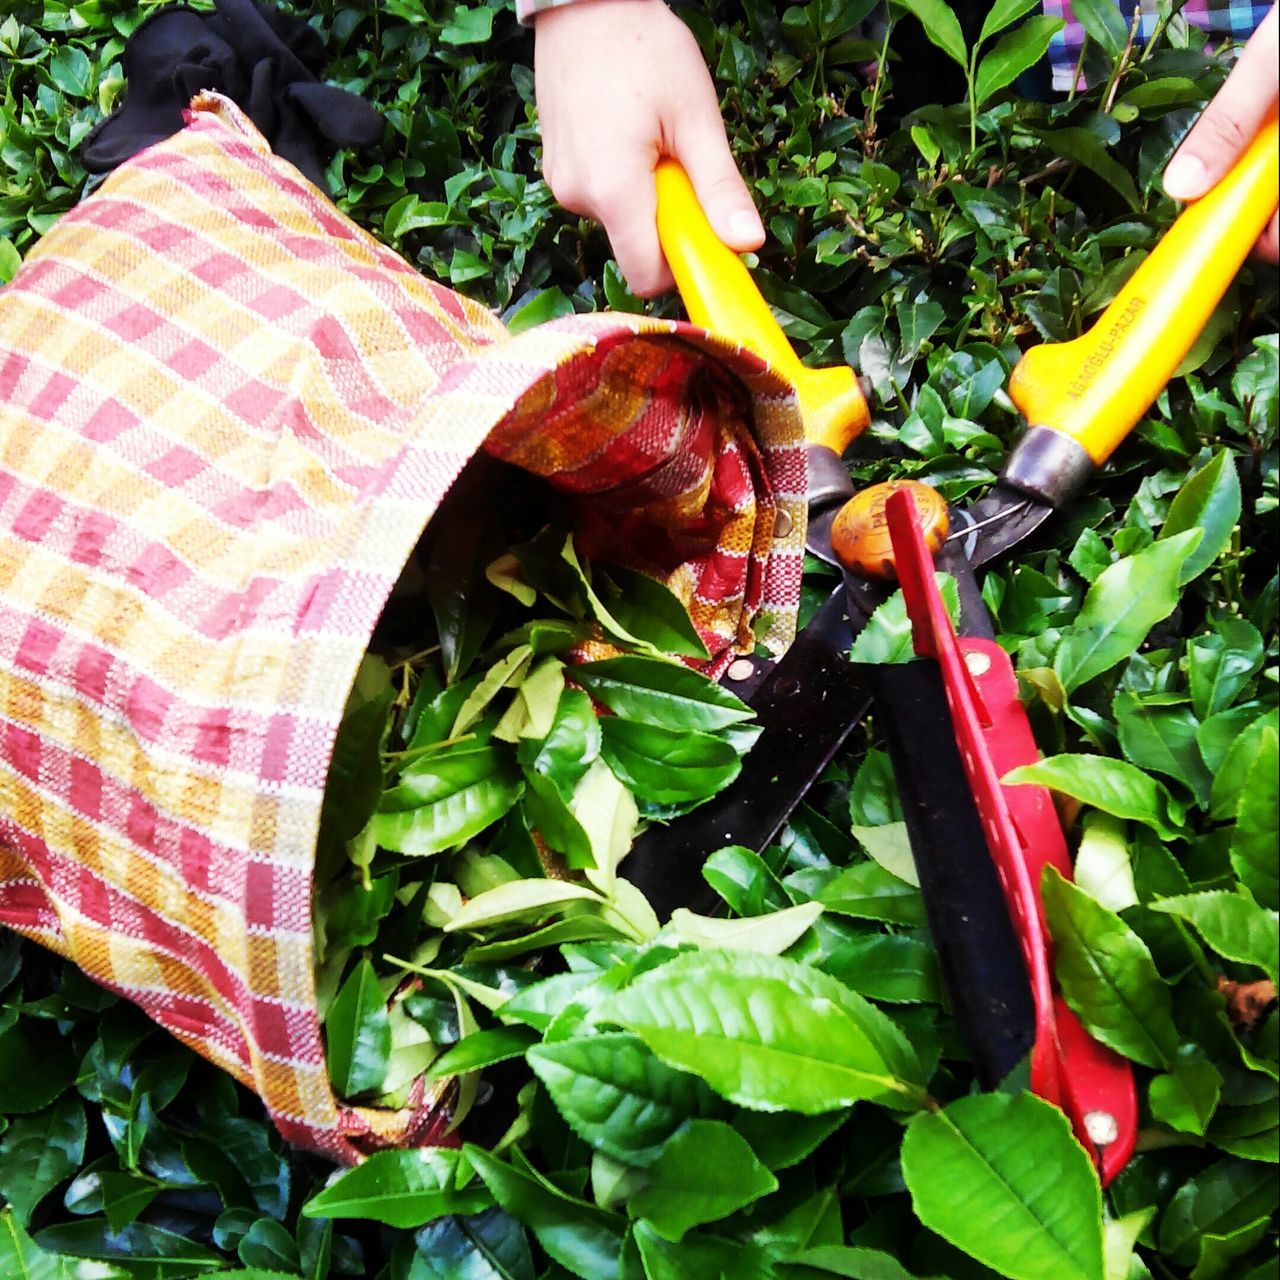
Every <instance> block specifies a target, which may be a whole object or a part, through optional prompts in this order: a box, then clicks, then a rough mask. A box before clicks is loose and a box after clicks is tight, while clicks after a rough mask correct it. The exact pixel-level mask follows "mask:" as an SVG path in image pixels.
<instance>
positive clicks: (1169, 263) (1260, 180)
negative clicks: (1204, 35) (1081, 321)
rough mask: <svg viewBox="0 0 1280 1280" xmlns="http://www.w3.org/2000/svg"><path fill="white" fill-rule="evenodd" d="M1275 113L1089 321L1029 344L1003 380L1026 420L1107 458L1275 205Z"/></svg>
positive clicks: (1191, 338)
mask: <svg viewBox="0 0 1280 1280" xmlns="http://www.w3.org/2000/svg"><path fill="white" fill-rule="evenodd" d="M1276 146H1277V130H1276V122H1275V120H1274V119H1273V120H1272V121H1271V122H1270V123H1269V124H1268V125H1266V126H1265V127H1264V128H1263V130H1262V132H1261V133H1260V134H1259V135H1258V136H1257V138H1255V139H1254V141H1253V143H1252V145H1251V146H1250V147H1249V148H1248V150H1247V151H1246V152H1245V154H1244V155H1243V156H1242V157H1241V159H1240V160H1239V161H1238V162H1237V164H1236V166H1235V168H1234V169H1232V171H1231V172H1230V173H1229V174H1228V175H1227V176H1226V177H1225V178H1223V180H1222V181H1221V182H1220V183H1218V185H1217V186H1216V187H1214V188H1213V190H1212V191H1210V192H1209V193H1208V194H1207V195H1205V196H1203V197H1201V198H1200V199H1199V200H1197V201H1196V202H1195V203H1194V204H1191V205H1188V206H1187V208H1186V209H1185V210H1184V211H1183V212H1182V214H1181V215H1180V216H1179V218H1178V220H1177V221H1176V222H1175V223H1174V224H1173V226H1172V227H1170V228H1169V230H1168V231H1167V232H1166V233H1165V235H1164V238H1163V239H1162V240H1161V241H1160V243H1159V244H1158V245H1156V247H1155V248H1154V249H1153V250H1152V251H1151V253H1150V255H1149V256H1148V257H1147V258H1146V260H1145V261H1144V262H1143V263H1142V265H1141V266H1140V267H1139V268H1138V269H1137V271H1135V272H1134V273H1133V275H1132V277H1131V278H1130V279H1129V281H1128V283H1127V284H1126V285H1125V286H1124V288H1123V289H1121V290H1120V292H1119V294H1118V295H1117V296H1116V298H1115V300H1114V301H1113V302H1112V303H1111V305H1110V306H1108V307H1107V309H1106V311H1105V312H1103V314H1102V316H1101V318H1100V319H1099V320H1098V321H1097V322H1096V323H1095V324H1094V326H1093V327H1092V328H1091V329H1090V330H1089V331H1088V332H1087V333H1085V334H1082V335H1081V336H1080V337H1079V338H1076V339H1075V340H1074V341H1072V342H1060V343H1052V344H1048V345H1045V346H1039V347H1032V348H1031V349H1030V350H1029V351H1027V352H1026V354H1025V355H1023V357H1022V359H1021V360H1020V361H1019V362H1018V365H1017V367H1016V368H1015V369H1014V371H1013V377H1012V378H1011V379H1010V382H1009V394H1010V396H1011V397H1012V399H1013V401H1014V403H1015V404H1017V406H1018V408H1019V409H1020V410H1021V411H1022V414H1023V416H1024V417H1025V418H1026V420H1027V423H1028V425H1029V426H1032V427H1049V428H1051V429H1052V430H1054V431H1058V432H1061V433H1062V434H1063V435H1067V436H1070V437H1071V438H1072V439H1073V440H1075V441H1076V442H1077V443H1078V444H1079V445H1081V446H1082V447H1083V448H1084V450H1085V452H1086V453H1088V455H1089V457H1090V458H1091V459H1092V460H1093V462H1094V463H1095V464H1098V463H1102V462H1105V461H1106V460H1107V458H1109V457H1110V456H1111V453H1112V452H1113V451H1114V449H1115V448H1116V446H1117V445H1118V444H1119V443H1120V442H1121V441H1122V440H1123V439H1124V438H1125V436H1126V435H1128V433H1129V432H1130V430H1132V428H1133V426H1134V424H1135V423H1136V422H1137V421H1138V419H1139V418H1141V417H1142V415H1143V414H1144V413H1145V412H1146V411H1147V409H1148V408H1149V407H1150V405H1151V403H1152V401H1154V400H1155V398H1156V396H1158V395H1159V394H1160V392H1161V391H1162V390H1163V388H1164V385H1165V383H1166V382H1168V381H1169V379H1170V378H1171V377H1172V376H1173V372H1174V370H1175V369H1176V368H1177V367H1178V365H1179V364H1181V363H1182V359H1183V357H1184V356H1185V355H1186V354H1187V352H1188V351H1189V350H1190V349H1191V345H1192V343H1194V342H1195V340H1196V338H1197V337H1198V336H1199V334H1200V331H1201V330H1202V329H1203V328H1204V326H1205V324H1206V323H1207V322H1208V320H1209V317H1210V315H1212V314H1213V309H1214V307H1216V306H1217V305H1218V302H1219V300H1220V299H1221V297H1222V295H1223V294H1224V293H1225V292H1226V290H1227V287H1228V286H1229V285H1230V283H1231V281H1232V280H1233V279H1234V278H1235V274H1236V272H1237V271H1238V270H1239V269H1240V266H1241V264H1242V263H1243V262H1244V260H1245V258H1246V257H1247V256H1248V253H1249V250H1250V249H1251V248H1252V247H1253V244H1254V241H1255V240H1257V238H1258V236H1259V235H1260V234H1261V233H1262V230H1263V228H1264V227H1265V226H1266V225H1267V221H1268V219H1269V218H1270V217H1271V215H1272V213H1273V212H1274V211H1275V208H1276V200H1277V188H1278V186H1280V182H1278V179H1277V159H1276Z"/></svg>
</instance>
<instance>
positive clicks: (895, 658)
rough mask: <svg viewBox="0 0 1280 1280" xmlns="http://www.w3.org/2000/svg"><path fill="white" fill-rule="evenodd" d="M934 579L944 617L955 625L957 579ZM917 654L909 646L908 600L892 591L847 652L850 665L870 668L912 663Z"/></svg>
mask: <svg viewBox="0 0 1280 1280" xmlns="http://www.w3.org/2000/svg"><path fill="white" fill-rule="evenodd" d="M934 578H935V580H936V581H937V583H938V590H939V591H941V592H942V602H943V604H944V605H946V608H947V616H948V617H949V618H950V619H951V620H952V622H955V621H956V620H957V619H958V618H959V616H960V595H959V590H958V588H957V587H956V580H955V579H954V578H953V577H952V576H951V575H950V574H949V573H936V574H934ZM915 658H916V652H915V649H914V647H913V646H912V643H911V619H910V618H909V617H907V600H906V597H905V596H904V595H903V594H902V592H901V591H895V592H894V593H893V595H891V596H890V597H889V598H888V599H887V600H886V601H885V602H884V603H883V604H881V605H877V606H876V609H875V612H874V613H872V615H871V617H870V618H869V619H868V620H867V625H866V626H865V627H863V628H862V630H861V631H860V632H859V633H858V635H857V638H856V639H855V640H854V642H853V647H852V648H851V649H850V650H849V661H850V662H865V663H867V664H868V665H870V666H876V665H880V664H883V663H900V662H914V661H915Z"/></svg>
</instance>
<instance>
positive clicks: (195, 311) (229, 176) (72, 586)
mask: <svg viewBox="0 0 1280 1280" xmlns="http://www.w3.org/2000/svg"><path fill="white" fill-rule="evenodd" d="M481 447H484V448H486V449H488V450H489V451H490V452H491V453H493V454H494V455H496V456H498V457H500V458H503V459H506V460H508V461H510V462H513V463H515V464H518V465H519V466H521V467H524V468H527V469H528V470H530V471H532V472H535V473H537V474H539V475H542V476H545V477H548V478H549V479H550V480H551V481H552V482H553V483H554V484H555V485H556V486H558V488H559V489H560V490H561V492H562V493H563V494H564V495H565V501H566V502H567V503H571V504H572V505H573V509H574V511H575V518H576V519H578V521H579V523H580V527H581V528H583V529H584V530H586V531H588V532H589V534H590V537H591V538H592V539H593V542H594V545H595V547H596V549H597V551H598V552H599V553H601V554H611V555H613V556H614V557H615V558H630V559H632V561H633V562H634V559H635V556H634V552H635V551H636V549H637V548H641V549H643V552H644V559H645V563H644V564H643V565H642V566H641V567H644V568H648V569H650V570H651V571H653V570H657V571H660V572H661V573H662V574H663V575H664V576H665V577H666V580H667V581H668V582H669V584H670V585H671V586H672V587H673V589H675V590H676V591H677V592H678V594H680V595H681V597H682V598H683V599H684V600H685V601H686V602H687V603H688V605H689V606H690V608H691V611H692V614H693V617H694V620H695V622H696V624H697V625H698V627H699V629H700V631H701V632H702V635H703V637H704V639H705V640H706V642H707V644H708V647H709V648H710V650H711V652H712V653H713V655H714V657H713V659H712V662H711V664H710V665H711V667H712V669H717V668H719V667H721V666H723V664H724V663H726V662H727V661H728V660H729V659H730V658H731V657H732V656H733V654H734V653H735V652H738V651H741V650H744V649H747V648H749V647H751V646H752V645H753V644H754V643H755V641H756V638H757V636H761V635H762V636H763V637H764V639H765V640H766V642H767V643H768V644H770V645H771V646H772V647H773V648H775V649H779V648H781V647H784V646H785V644H786V643H787V642H788V640H789V638H790V636H791V633H792V629H793V626H794V605H795V600H796V596H797V592H798V585H799V575H800V561H801V556H802V539H803V532H804V502H803V495H804V490H805V486H806V469H805V460H804V452H803V445H802V443H801V440H800V429H799V420H798V415H797V412H796V409H795V404H794V400H793V398H792V397H791V394H790V392H789V391H788V390H787V389H786V388H785V387H784V385H783V384H782V383H781V382H780V381H779V380H777V379H776V378H775V377H774V376H773V375H772V374H770V373H769V372H768V371H767V370H765V369H764V368H763V366H761V365H760V364H759V363H758V362H756V361H755V360H753V359H752V358H751V357H748V356H745V355H743V353H741V352H740V351H738V350H736V349H734V348H731V347H728V346H726V345H724V344H721V343H718V342H716V341H714V340H713V339H711V338H709V337H708V336H706V335H705V334H701V333H699V332H698V331H696V330H693V329H691V328H689V327H687V326H678V325H673V324H670V323H665V322H658V321H651V320H646V319H641V318H636V317H621V316H608V315H599V316H591V317H579V318H573V319H567V320H563V321H557V322H555V323H553V324H549V325H547V326H545V327H543V328H540V329H538V330H535V331H533V332H530V333H528V334H525V335H522V336H520V337H518V338H511V337H509V335H507V333H506V332H505V330H504V329H503V328H502V326H501V325H500V324H499V323H498V322H497V321H496V320H495V319H494V317H493V316H492V315H490V314H489V313H488V312H487V311H485V310H484V309H483V308H481V307H479V306H476V305H474V304H472V303H469V302H467V301H466V300H465V299H463V298H461V297H458V296H457V295H455V294H453V293H451V292H449V291H448V290H446V289H444V288H442V287H440V286H438V285H435V284H432V283H430V282H428V281H426V280H424V279H423V278H422V277H421V276H420V275H419V274H418V273H417V272H416V271H414V270H413V269H412V268H411V267H410V266H409V265H408V264H407V263H405V262H404V261H403V260H401V259H400V258H399V257H397V256H396V255H395V254H394V253H392V252H390V251H389V250H387V249H386V248H385V247H383V246H381V245H379V244H378V243H377V242H376V241H374V240H373V239H372V238H370V237H369V236H368V235H366V234H365V233H364V232H362V231H361V230H360V229H359V228H357V227H356V226H355V225H353V224H352V223H351V222H350V221H349V220H347V219H346V218H345V217H343V216H342V215H341V214H339V213H338V212H337V210H336V209H335V208H334V207H333V205H332V204H330V203H329V201H328V200H327V199H325V198H324V197H323V196H322V195H321V194H320V193H319V192H318V191H316V190H315V188H313V187H312V186H310V185H309V184H308V183H307V182H306V181H305V180H304V179H302V178H301V177H300V176H299V175H298V173H297V171H296V170H294V169H293V168H292V167H291V166H290V165H288V164H287V163H285V162H284V161H281V160H279V159H278V158H276V157H275V156H273V155H272V154H271V152H270V150H269V149H268V147H267V146H266V144H265V143H264V141H263V140H262V138H261V137H260V136H259V135H258V134H257V133H256V132H255V131H254V129H253V127H252V126H251V125H250V124H249V123H248V122H247V121H246V120H245V119H244V117H243V116H241V115H240V113H239V112H238V111H237V110H236V109H235V107H234V106H232V105H231V104H230V103H228V102H227V101H225V100H224V99H220V98H218V97H217V96H216V95H203V96H202V97H201V98H199V99H197V100H196V101H195V102H194V103H193V105H192V111H191V113H190V122H189V124H188V127H187V128H186V129H185V130H183V132H182V133H180V134H178V135H177V136H175V137H174V138H171V139H169V140H168V141H166V142H163V143H161V144H159V145H157V146H155V147H152V148H150V149H149V150H147V151H145V152H143V153H141V154H140V155H139V156H137V157H135V158H134V160H132V161H130V162H129V163H127V164H126V165H124V166H123V167H121V168H120V169H119V170H117V171H116V173H115V174H113V175H112V176H111V177H110V178H109V179H108V180H107V181H106V182H105V183H104V184H103V186H102V187H101V188H100V189H99V190H98V191H97V192H96V193H95V194H94V195H92V196H91V197H89V198H88V199H86V200H85V201H83V202H82V204H81V205H80V206H79V207H78V208H77V209H76V210H75V211H74V212H72V213H70V214H68V215H67V216H66V217H65V218H63V219H62V220H61V221H60V222H59V223H58V224H57V226H55V227H54V228H53V230H52V231H50V232H49V234H48V235H47V236H46V237H45V238H44V239H43V240H42V241H41V242H40V244H39V245H38V246H37V248H36V249H35V250H34V251H33V252H32V253H31V255H30V256H29V258H28V260H27V262H26V263H25V264H24V266H23V267H22V269H21V271H20V272H19V273H18V276H17V278H16V279H15V280H14V281H13V282H12V284H11V285H10V286H9V287H8V288H6V289H4V290H3V291H2V292H0V923H4V924H7V925H9V926H10V927H12V928H14V929H16V930H18V931H20V932H21V933H23V934H25V935H27V936H28V937H31V938H34V939H36V940H38V941H40V942H41V943H43V944H44V945H46V946H48V947H50V948H52V949H53V950H55V951H57V952H59V953H60V954H62V955H64V956H66V957H68V958H69V959H71V960H73V961H74V962H75V963H76V964H77V965H79V966H80V967H81V969H83V970H84V972H85V973H87V974H88V975H89V976H90V977H92V978H93V979H95V980H96V981H97V982H99V983H101V984H102V985H103V986H104V987H107V988H109V989H110V990H112V991H114V992H117V993H119V994H121V995H123V996H125V997H127V998H129V999H130V1000H133V1001H135V1002H136V1003H137V1004H139V1005H140V1006H141V1007H142V1008H143V1009H145V1010H146V1011H147V1013H148V1014H149V1015H150V1016H151V1017H152V1018H154V1019H155V1021H156V1022H158V1023H159V1024H160V1025H162V1026H163V1027H165V1028H167V1029H168V1030H169V1031H170V1032H172V1033H173V1034H174V1035H175V1036H177V1037H178V1038H179V1039H180V1040H182V1041H183V1042H184V1043H186V1044H188V1045H190V1046H191V1047H192V1048H194V1049H195V1050H197V1051H198V1052H199V1053H201V1054H203V1055H204V1056H205V1057H207V1058H209V1059H210V1060H212V1061H213V1062H215V1063H217V1064H219V1065H220V1066H222V1067H224V1068H225V1069H226V1070H227V1071H229V1072H230V1073H231V1074H232V1075H234V1076H235V1077H236V1078H237V1079H239V1080H241V1081H243V1082H244V1083H245V1084H246V1085H248V1086H249V1087H251V1088H252V1089H254V1090H256V1091H257V1093H258V1094H260V1095H261V1097H262V1099H263V1101H264V1102H265V1104H266V1106H267V1107H268V1109H269V1110H270V1112H271V1114H272V1116H273V1117H274V1119H275V1122H276V1124H277V1125H278V1127H279V1128H280V1130H281V1132H282V1133H283V1134H284V1136H285V1137H286V1138H288V1139H289V1140H290V1141H292V1142H295V1143H297V1144H300V1145H303V1146H307V1147H310V1148H313V1149H316V1150H319V1151H322V1152H325V1153H327V1154H329V1155H330V1156H331V1157H333V1158H335V1159H337V1160H340V1161H351V1160H354V1159H356V1158H358V1156H359V1154H360V1152H362V1151H368V1150H371V1149H374V1148H376V1147H379V1146H384V1145H392V1144H415V1143H416V1144H421V1143H429V1142H433V1141H437V1140H439V1139H440V1138H441V1136H442V1135H443V1134H444V1131H445V1129H446V1128H447V1123H448V1115H447V1107H446V1106H445V1105H444V1102H443V1100H442V1099H441V1098H440V1097H438V1096H435V1095H433V1094H431V1093H429V1092H428V1091H427V1090H426V1089H425V1088H424V1087H423V1086H422V1085H421V1083H420V1084H419V1086H418V1088H417V1089H416V1090H415V1092H414V1094H413V1096H412V1097H411V1100H410V1105H409V1106H407V1107H406V1108H404V1109H402V1110H400V1111H396V1112H389V1111H376V1110H373V1109H369V1108H355V1107H344V1106H342V1105H340V1104H339V1103H338V1101H337V1100H336V1099H335V1097H334V1095H333V1092H332V1090H331V1088H330V1084H329V1081H328V1078H327V1076H326V1073H325V1064H324V1053H323V1047H322V1043H321V1039H320V1030H319V1026H318V1023H317V1017H316V1007H315V989H314V976H313V969H312V937H311V869H312V861H313V856H314V848H315V841H316V834H317V826H318V821H319V814H320V806H321V800H322V798H323V792H324V783H325V775H326V771H327V767H328V760H329V753H330V751H331V748H332V743H333V739H334V735H335V732H336V729H337V725H338V722H339V720H340V718H341V714H342V710H343V706H344V703H345V699H346V694H347V691H348V689H349V688H350V686H351V683H352V680H353V679H354V675H355V671H356V668H357V666H358V664H359V662H360V659H361V657H362V655H363V654H364V652H365V649H366V646H367V645H368V643H369V639H370V636H371V635H372V632H373V628H374V624H375V622H376V620H377V618H378V615H379V613H380V611H381V609H382V607H383V604H384V602H385V600H386V598H387V596H388V594H389V592H390V590H391V588H392V586H393V585H394V583H395V580H396V578H397V575H398V574H399V572H400V570H401V567H402V566H403V564H404V563H405V561H406V560H407V558H408V557H409V555H410V554H411V552H412V549H413V547H414V545H415V543H416V542H417V540H418V538H419V536H420V535H421V533H422V531H423V528H424V526H425V524H426V522H427V521H428V520H429V518H430V516H431V514H432V512H433V511H434V510H435V509H436V507H437V506H438V504H439V503H440V501H441V498H442V497H443V495H444V494H445V492H446V491H447V490H448V488H449V486H450V484H451V483H452V481H453V480H454V479H455V477H456V476H457V475H458V473H459V471H460V470H461V469H462V467H463V466H464V464H465V463H466V462H467V460H468V459H469V458H470V457H471V456H472V454H474V453H475V452H476V451H477V450H478V449H480V448H481ZM784 516H785V518H783V517H784ZM775 535H777V536H775ZM628 552H630V553H632V554H631V555H630V556H629V557H628V555H627V553H628Z"/></svg>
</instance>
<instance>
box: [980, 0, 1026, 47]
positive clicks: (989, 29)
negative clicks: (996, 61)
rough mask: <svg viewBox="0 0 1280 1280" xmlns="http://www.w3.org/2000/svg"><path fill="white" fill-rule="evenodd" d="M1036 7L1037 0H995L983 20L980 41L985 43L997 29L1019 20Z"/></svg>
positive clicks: (1002, 28)
mask: <svg viewBox="0 0 1280 1280" xmlns="http://www.w3.org/2000/svg"><path fill="white" fill-rule="evenodd" d="M1035 7H1036V0H995V3H994V4H993V5H992V6H991V8H990V9H989V10H988V11H987V16H986V18H985V19H984V20H983V23H982V30H981V31H980V32H979V34H978V40H979V42H980V43H985V42H986V41H987V40H988V39H990V38H991V37H992V36H993V35H995V34H996V32H997V31H1003V30H1004V29H1005V27H1007V26H1011V25H1012V24H1013V23H1015V22H1017V20H1018V19H1019V18H1021V17H1022V16H1023V14H1026V13H1030V12H1031V10H1032V9H1034V8H1035Z"/></svg>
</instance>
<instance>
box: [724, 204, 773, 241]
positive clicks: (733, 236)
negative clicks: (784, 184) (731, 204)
mask: <svg viewBox="0 0 1280 1280" xmlns="http://www.w3.org/2000/svg"><path fill="white" fill-rule="evenodd" d="M726 230H727V231H728V233H729V234H728V235H727V236H726V237H725V242H726V243H727V244H729V245H732V246H733V248H735V249H737V250H739V251H742V250H745V249H758V248H759V247H760V246H761V245H762V244H764V223H763V222H761V221H760V215H759V214H758V213H757V212H756V211H755V209H737V210H735V211H734V212H733V213H732V214H730V215H729V219H728V225H727V227H726Z"/></svg>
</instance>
